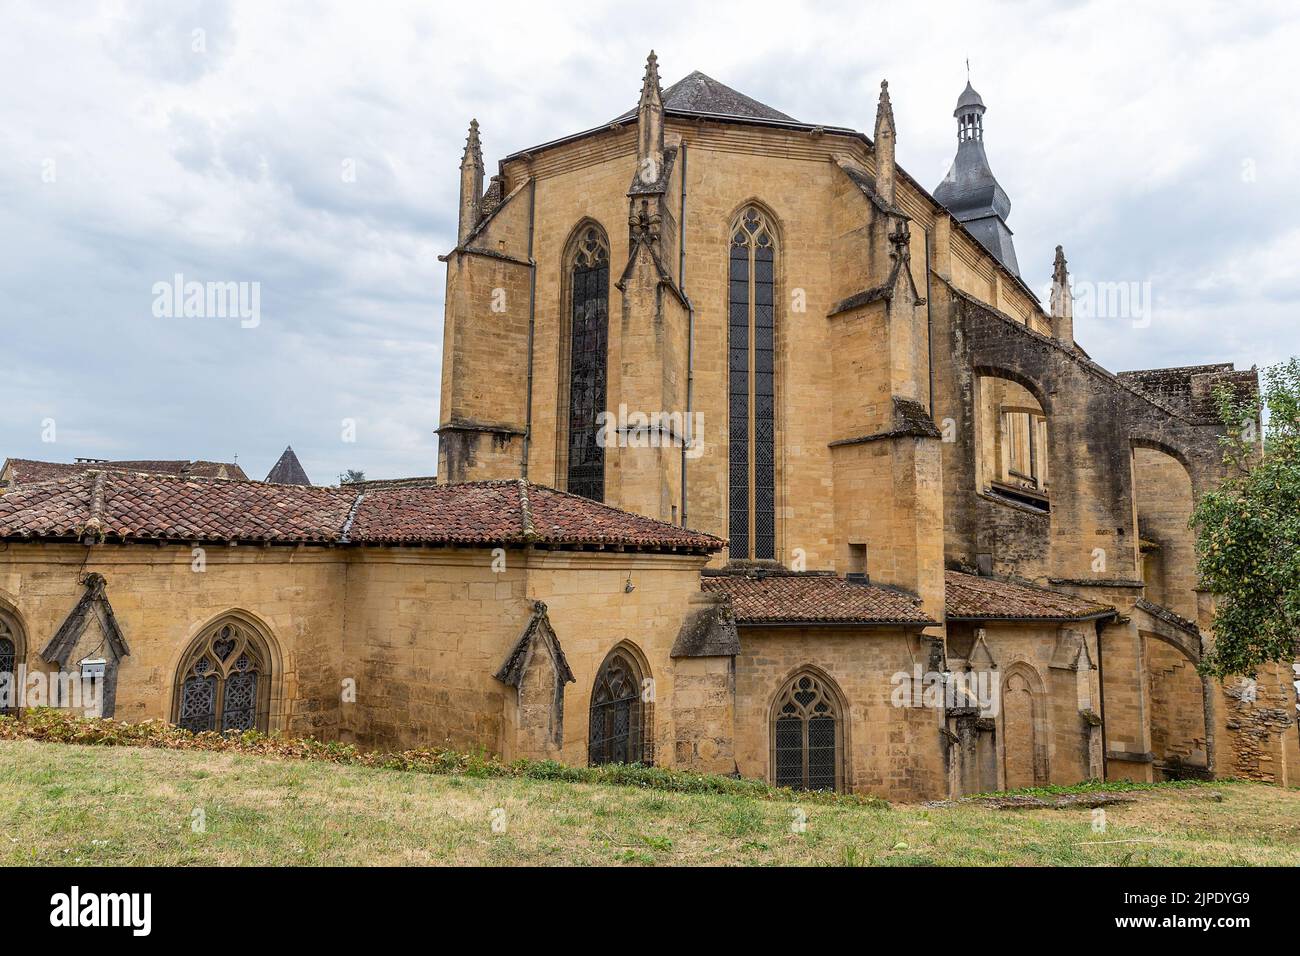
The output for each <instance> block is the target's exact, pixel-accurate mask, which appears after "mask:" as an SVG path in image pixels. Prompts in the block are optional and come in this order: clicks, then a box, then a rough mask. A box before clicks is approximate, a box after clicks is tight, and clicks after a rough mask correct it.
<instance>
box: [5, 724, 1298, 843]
mask: <svg viewBox="0 0 1300 956" xmlns="http://www.w3.org/2000/svg"><path fill="white" fill-rule="evenodd" d="M1127 795H1129V796H1132V797H1134V802H1133V803H1131V804H1124V805H1120V806H1112V807H1106V808H1105V812H1106V824H1107V826H1106V832H1105V833H1095V832H1093V828H1092V823H1093V816H1092V811H1091V810H1090V809H1089V808H1088V807H1087V806H1076V807H1069V808H1065V809H1032V810H999V809H990V808H988V807H981V806H977V805H973V804H955V805H947V806H940V807H926V806H895V807H886V806H883V805H878V804H861V803H856V802H851V801H838V802H837V801H831V802H815V801H809V802H807V803H803V802H799V801H797V800H795V801H790V800H778V799H772V798H771V797H768V798H759V797H754V796H748V795H741V794H725V793H708V792H706V793H680V792H673V791H658V790H652V789H640V788H637V787H633V786H611V785H608V784H591V783H571V782H563V781H551V780H538V779H532V778H529V777H514V776H499V777H498V776H488V777H479V776H468V775H440V774H431V773H412V772H409V771H403V770H395V769H387V768H384V767H369V766H356V765H351V764H338V763H330V762H322V761H311V760H285V759H276V758H274V757H266V756H252V755H246V754H240V753H222V752H215V753H214V752H206V751H202V750H188V749H162V748H142V747H104V746H81V745H68V744H51V743H42V742H37V741H31V740H7V741H0V835H2V836H3V839H0V864H51V863H71V864H108V865H134V864H152V865H165V866H185V865H223V864H251V865H272V866H274V865H284V864H301V865H375V864H399V865H425V864H439V865H449V864H475V865H492V866H510V865H595V866H607V865H673V864H680V865H774V864H775V865H805V864H812V865H849V866H859V865H928V864H967V865H990V866H1035V865H1051V864H1074V865H1140V864H1153V865H1154V864H1173V865H1183V864H1212V863H1220V864H1274V865H1292V866H1294V865H1300V834H1298V833H1297V825H1296V823H1295V822H1294V821H1296V820H1300V792H1297V791H1284V790H1279V789H1277V788H1273V787H1267V786H1262V785H1256V784H1208V785H1204V786H1198V787H1193V788H1157V789H1153V790H1143V791H1133V792H1132V793H1130V794H1127ZM196 812H197V813H196ZM801 820H804V821H806V828H804V829H802V830H800V828H799V826H798V824H799V823H800V822H801ZM196 821H197V822H201V824H202V826H196ZM494 822H497V824H498V826H497V827H496V828H495V829H494V827H493V823H494ZM1117 841H1124V842H1117ZM1135 841H1136V842H1135Z"/></svg>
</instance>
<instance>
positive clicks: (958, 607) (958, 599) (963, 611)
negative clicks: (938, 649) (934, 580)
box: [943, 571, 1115, 621]
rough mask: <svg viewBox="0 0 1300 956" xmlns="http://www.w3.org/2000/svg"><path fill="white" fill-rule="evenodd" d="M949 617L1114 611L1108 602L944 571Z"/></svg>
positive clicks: (1025, 617) (1036, 617)
mask: <svg viewBox="0 0 1300 956" xmlns="http://www.w3.org/2000/svg"><path fill="white" fill-rule="evenodd" d="M943 578H944V601H945V603H946V604H947V611H948V619H949V620H959V621H1085V620H1090V619H1093V618H1098V617H1104V616H1106V615H1107V614H1114V613H1115V609H1114V608H1113V607H1111V606H1110V605H1107V604H1098V603H1097V602H1095V601H1089V600H1087V599H1085V598H1081V597H1075V596H1074V595H1073V594H1064V593H1062V592H1061V591H1049V590H1048V589H1047V588H1040V587H1034V586H1032V585H1028V584H1018V583H1015V582H1012V581H1002V580H999V579H997V578H987V577H980V576H978V575H974V574H963V573H962V572H960V571H945V572H944V576H943Z"/></svg>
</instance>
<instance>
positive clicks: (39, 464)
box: [0, 458, 248, 487]
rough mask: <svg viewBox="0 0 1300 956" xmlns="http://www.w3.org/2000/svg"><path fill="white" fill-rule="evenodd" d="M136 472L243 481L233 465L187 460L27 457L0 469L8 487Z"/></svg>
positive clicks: (243, 475) (242, 470)
mask: <svg viewBox="0 0 1300 956" xmlns="http://www.w3.org/2000/svg"><path fill="white" fill-rule="evenodd" d="M92 470H93V471H138V472H142V473H146V474H153V475H177V476H181V477H194V478H231V479H234V480H236V481H247V480H248V475H246V474H244V469H242V468H240V467H239V466H238V465H236V464H235V463H234V462H224V461H201V460H200V461H189V460H187V459H160V460H144V459H135V460H128V461H94V462H87V461H77V462H62V461H36V460H34V459H31V458H10V459H7V460H6V461H5V464H4V466H3V467H0V474H3V473H5V472H7V473H8V475H9V478H8V486H9V487H17V486H18V485H25V484H30V483H31V482H33V481H52V480H55V479H58V478H71V477H74V476H76V475H84V474H85V473H86V472H88V471H92Z"/></svg>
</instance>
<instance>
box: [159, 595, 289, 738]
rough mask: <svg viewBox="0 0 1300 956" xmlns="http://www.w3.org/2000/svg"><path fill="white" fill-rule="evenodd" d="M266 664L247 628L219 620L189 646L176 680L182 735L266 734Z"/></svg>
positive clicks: (268, 680)
mask: <svg viewBox="0 0 1300 956" xmlns="http://www.w3.org/2000/svg"><path fill="white" fill-rule="evenodd" d="M270 698H271V662H270V656H269V654H268V652H267V649H266V646H265V643H264V642H263V641H262V639H261V638H260V637H259V636H258V635H257V633H256V632H255V631H254V630H253V629H252V628H251V627H249V626H248V625H246V624H244V623H242V622H239V621H233V620H227V621H223V622H221V623H219V624H216V625H214V626H213V627H210V628H208V630H207V631H205V632H204V633H203V635H202V636H201V637H200V638H199V640H198V641H196V642H195V644H194V646H193V647H192V648H191V650H190V652H189V654H187V655H186V656H185V659H184V660H183V661H182V662H181V667H180V670H179V671H178V672H177V677H176V693H175V700H176V705H175V711H176V713H175V720H176V723H177V724H178V725H179V726H181V727H184V728H185V729H186V730H192V731H194V732H195V733H198V732H199V731H203V730H220V731H227V730H262V731H265V730H266V729H267V723H268V718H269V710H270Z"/></svg>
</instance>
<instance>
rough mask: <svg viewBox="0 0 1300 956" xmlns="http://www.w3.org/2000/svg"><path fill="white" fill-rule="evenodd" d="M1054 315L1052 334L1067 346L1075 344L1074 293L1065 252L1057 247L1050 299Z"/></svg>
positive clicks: (1050, 307)
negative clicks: (1066, 265) (1066, 264)
mask: <svg viewBox="0 0 1300 956" xmlns="http://www.w3.org/2000/svg"><path fill="white" fill-rule="evenodd" d="M1048 309H1049V311H1050V313H1051V317H1052V335H1053V336H1054V337H1055V338H1056V339H1057V340H1058V341H1060V342H1062V343H1063V344H1065V345H1067V346H1073V345H1074V295H1073V293H1072V292H1071V291H1070V273H1069V271H1068V270H1067V269H1066V268H1065V252H1064V251H1063V250H1062V249H1061V247H1060V246H1057V247H1056V261H1055V262H1054V263H1053V264H1052V293H1051V296H1050V297H1049V301H1048Z"/></svg>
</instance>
